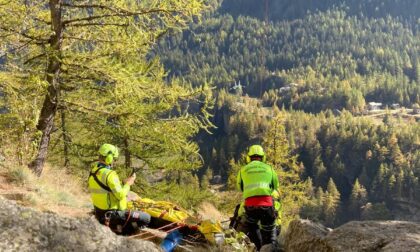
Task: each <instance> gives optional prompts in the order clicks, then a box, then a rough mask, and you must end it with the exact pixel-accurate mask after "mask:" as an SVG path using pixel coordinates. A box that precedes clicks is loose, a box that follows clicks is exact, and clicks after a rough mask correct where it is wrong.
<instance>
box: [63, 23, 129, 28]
mask: <svg viewBox="0 0 420 252" xmlns="http://www.w3.org/2000/svg"><path fill="white" fill-rule="evenodd" d="M69 26H73V27H80V26H119V27H128V26H129V25H128V24H121V23H120V24H119V23H80V24H78V23H76V24H70V25H69Z"/></svg>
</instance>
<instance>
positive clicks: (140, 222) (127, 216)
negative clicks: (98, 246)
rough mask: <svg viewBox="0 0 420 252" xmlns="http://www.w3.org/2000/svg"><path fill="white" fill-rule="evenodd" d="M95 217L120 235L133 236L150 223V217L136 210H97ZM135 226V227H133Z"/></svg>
mask: <svg viewBox="0 0 420 252" xmlns="http://www.w3.org/2000/svg"><path fill="white" fill-rule="evenodd" d="M95 217H96V219H98V221H99V222H100V223H101V224H104V225H107V226H109V227H110V228H111V229H112V231H114V232H115V233H118V234H131V233H133V232H134V231H135V230H136V228H139V227H142V226H146V225H147V224H149V223H150V218H151V217H150V215H149V214H148V213H145V212H141V211H134V210H122V211H118V210H102V209H99V208H95ZM133 224H134V225H133Z"/></svg>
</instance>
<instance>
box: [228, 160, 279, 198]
mask: <svg viewBox="0 0 420 252" xmlns="http://www.w3.org/2000/svg"><path fill="white" fill-rule="evenodd" d="M236 184H237V187H238V189H239V190H241V191H242V192H243V198H244V199H246V198H249V197H252V196H264V195H271V194H272V193H273V190H277V189H278V188H279V179H278V177H277V173H276V172H275V171H274V170H273V168H272V167H271V166H269V165H268V164H265V163H263V162H260V161H257V160H254V161H252V162H250V163H249V164H247V165H245V166H244V167H242V168H241V170H240V171H239V173H238V176H237V177H236Z"/></svg>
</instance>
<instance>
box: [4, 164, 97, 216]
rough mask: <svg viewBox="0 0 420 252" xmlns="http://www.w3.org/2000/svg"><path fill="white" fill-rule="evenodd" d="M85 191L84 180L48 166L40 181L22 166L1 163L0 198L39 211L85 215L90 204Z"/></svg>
mask: <svg viewBox="0 0 420 252" xmlns="http://www.w3.org/2000/svg"><path fill="white" fill-rule="evenodd" d="M85 188H86V180H84V181H83V180H82V179H80V178H77V177H75V176H73V175H71V174H69V173H68V172H67V171H66V170H64V169H59V168H55V167H50V166H49V165H46V166H45V168H44V171H43V173H42V176H41V177H40V178H37V177H36V176H35V175H34V174H32V172H31V171H30V170H29V169H28V168H27V167H25V166H19V165H15V164H12V163H3V164H2V166H1V167H0V195H3V196H4V197H6V198H9V199H12V200H16V201H17V202H18V203H20V204H22V205H25V206H30V207H33V208H37V209H39V210H41V211H52V212H56V213H59V214H61V215H67V216H86V215H87V214H88V212H89V211H90V208H91V203H90V199H89V195H88V193H87V192H86V191H85Z"/></svg>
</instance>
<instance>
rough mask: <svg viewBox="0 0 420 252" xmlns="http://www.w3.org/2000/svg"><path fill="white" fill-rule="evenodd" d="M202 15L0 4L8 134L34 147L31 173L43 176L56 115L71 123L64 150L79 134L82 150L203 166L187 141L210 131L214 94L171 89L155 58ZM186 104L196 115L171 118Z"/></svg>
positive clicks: (194, 4)
mask: <svg viewBox="0 0 420 252" xmlns="http://www.w3.org/2000/svg"><path fill="white" fill-rule="evenodd" d="M204 8H205V6H204V3H203V2H202V1H200V0H175V1H174V0H162V1H153V0H146V1H134V0H116V1H106V0H98V1H90V0H81V1H70V0H69V1H67V0H66V1H65V0H49V1H46V0H41V1H24V0H17V1H8V0H0V44H1V46H0V57H1V58H0V63H3V64H2V66H1V68H0V86H1V89H2V91H4V93H5V96H6V97H7V107H8V108H10V115H11V116H12V119H13V120H16V121H18V125H19V128H18V129H19V130H20V131H19V132H13V130H12V129H11V127H9V130H10V131H11V132H12V133H15V134H19V133H20V132H25V134H27V135H28V136H27V137H26V139H32V140H33V141H32V143H34V144H35V146H36V148H37V151H36V152H35V155H34V156H35V158H34V159H33V161H32V162H31V164H30V167H31V168H32V169H33V171H34V172H35V173H36V174H37V175H40V174H41V173H42V169H43V166H44V162H45V160H46V158H47V153H48V152H47V150H48V148H49V145H50V139H51V137H54V136H52V133H53V132H56V131H57V128H58V127H55V126H56V125H57V124H58V122H59V120H58V116H57V114H58V113H57V111H64V112H65V114H66V115H67V116H66V118H67V120H68V124H67V127H68V128H69V132H68V133H67V132H66V137H65V138H64V139H65V141H66V142H67V144H68V143H69V142H73V139H72V138H71V137H70V136H71V135H72V134H73V135H78V136H77V137H75V140H74V141H75V145H80V146H89V147H92V146H95V147H96V146H97V145H98V144H99V143H100V141H107V142H113V143H116V144H120V143H124V145H123V146H124V150H125V151H126V153H128V154H131V153H132V154H133V155H135V156H136V157H139V158H142V159H147V160H148V161H149V162H150V163H153V164H154V165H155V166H160V167H164V166H167V164H168V163H174V164H175V165H174V166H175V167H180V163H182V164H186V163H191V164H192V165H190V166H196V165H197V162H196V158H194V160H189V157H191V156H194V155H192V154H197V147H196V145H195V144H193V143H192V142H191V141H190V138H191V136H192V135H193V134H195V133H196V132H197V131H198V130H199V129H200V128H204V129H207V128H208V127H209V126H210V122H209V121H208V116H209V115H208V113H207V109H208V108H209V107H208V104H209V103H208V102H209V101H211V97H209V96H208V94H209V92H208V91H209V89H208V88H206V87H204V86H203V88H199V89H194V90H193V89H190V88H186V87H185V85H183V84H182V83H180V82H179V81H177V80H174V81H173V82H172V83H170V84H169V85H166V83H164V81H163V78H164V77H165V72H164V70H163V68H162V66H161V65H160V64H159V59H158V58H153V57H151V56H150V55H149V52H150V49H151V48H152V47H153V46H154V45H155V43H156V42H157V41H158V39H159V38H161V37H162V36H163V35H164V34H166V33H168V32H169V31H174V30H175V31H176V30H180V29H182V28H185V27H186V26H187V24H188V22H189V21H191V20H192V19H193V18H195V17H199V16H200V12H201V11H202V10H203V9H204ZM189 100H192V101H196V102H197V103H198V104H199V105H198V106H199V109H198V112H197V113H196V114H182V115H181V114H180V113H178V114H176V113H171V112H172V110H173V108H174V107H177V106H178V107H179V106H180V104H182V103H183V102H185V101H189ZM22 101H23V102H22ZM17 103H19V105H16V104H17ZM22 103H24V104H22ZM62 118H63V117H62ZM34 126H36V127H34ZM180 128H182V129H183V131H179V130H178V129H180ZM84 136H88V137H87V138H84ZM78 153H79V154H80V153H82V154H83V155H86V153H85V152H84V151H81V150H78ZM168 153H171V155H170V156H169V157H167V156H166V155H167V154H168ZM163 156H165V158H162V157H163ZM195 156H196V155H195ZM126 157H127V158H129V157H130V156H129V155H126Z"/></svg>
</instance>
